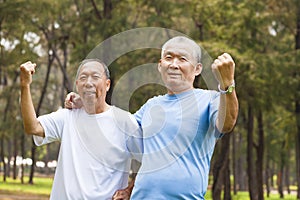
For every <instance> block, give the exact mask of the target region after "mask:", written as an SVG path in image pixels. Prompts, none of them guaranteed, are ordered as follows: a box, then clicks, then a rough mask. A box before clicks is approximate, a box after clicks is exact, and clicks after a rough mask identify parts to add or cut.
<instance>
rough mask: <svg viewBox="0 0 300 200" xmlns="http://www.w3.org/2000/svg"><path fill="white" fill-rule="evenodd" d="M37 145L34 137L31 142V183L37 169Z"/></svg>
mask: <svg viewBox="0 0 300 200" xmlns="http://www.w3.org/2000/svg"><path fill="white" fill-rule="evenodd" d="M35 150H36V146H35V144H34V141H33V138H32V143H31V160H32V165H31V166H30V174H29V181H28V183H29V184H33V176H34V170H35V161H36V160H35V152H36V151H35Z"/></svg>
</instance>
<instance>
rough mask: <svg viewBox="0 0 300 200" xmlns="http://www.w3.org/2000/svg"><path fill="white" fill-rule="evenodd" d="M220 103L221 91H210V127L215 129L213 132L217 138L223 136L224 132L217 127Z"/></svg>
mask: <svg viewBox="0 0 300 200" xmlns="http://www.w3.org/2000/svg"><path fill="white" fill-rule="evenodd" d="M219 105H220V93H218V92H216V91H211V93H210V103H209V124H210V127H209V128H210V129H213V133H214V135H215V137H216V138H221V137H222V136H223V134H222V133H221V132H220V131H219V130H218V128H217V124H216V121H217V117H218V110H219Z"/></svg>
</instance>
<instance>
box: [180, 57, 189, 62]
mask: <svg viewBox="0 0 300 200" xmlns="http://www.w3.org/2000/svg"><path fill="white" fill-rule="evenodd" d="M179 59H180V61H181V62H187V61H188V60H187V59H186V57H183V56H181V57H180V58H179Z"/></svg>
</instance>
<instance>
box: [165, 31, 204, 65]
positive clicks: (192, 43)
mask: <svg viewBox="0 0 300 200" xmlns="http://www.w3.org/2000/svg"><path fill="white" fill-rule="evenodd" d="M171 43H188V44H189V45H190V47H191V50H192V51H193V57H194V58H195V61H196V62H197V63H201V54H202V53H201V48H200V46H199V45H198V44H197V43H196V42H195V41H194V40H192V39H190V38H187V37H185V36H176V37H173V38H171V39H169V40H168V41H167V42H165V43H164V44H163V46H162V50H161V57H163V52H164V49H165V48H166V46H167V45H168V44H171Z"/></svg>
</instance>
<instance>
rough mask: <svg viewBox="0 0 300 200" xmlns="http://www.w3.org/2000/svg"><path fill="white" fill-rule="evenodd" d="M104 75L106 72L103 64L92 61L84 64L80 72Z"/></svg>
mask: <svg viewBox="0 0 300 200" xmlns="http://www.w3.org/2000/svg"><path fill="white" fill-rule="evenodd" d="M87 72H89V73H103V72H104V68H103V66H102V64H101V63H99V62H96V61H90V62H87V63H84V64H83V65H82V66H81V68H80V71H79V74H82V73H87Z"/></svg>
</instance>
